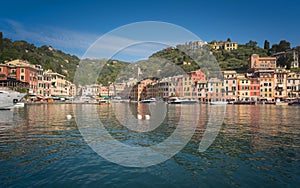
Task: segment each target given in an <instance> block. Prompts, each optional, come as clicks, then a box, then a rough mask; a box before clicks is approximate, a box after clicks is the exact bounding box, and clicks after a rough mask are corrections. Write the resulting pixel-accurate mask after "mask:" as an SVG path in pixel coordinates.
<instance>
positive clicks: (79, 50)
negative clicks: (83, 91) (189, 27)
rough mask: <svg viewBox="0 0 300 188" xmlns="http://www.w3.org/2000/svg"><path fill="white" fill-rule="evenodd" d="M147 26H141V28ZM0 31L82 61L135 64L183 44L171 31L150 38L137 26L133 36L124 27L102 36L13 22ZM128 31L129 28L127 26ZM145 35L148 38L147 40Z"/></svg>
mask: <svg viewBox="0 0 300 188" xmlns="http://www.w3.org/2000/svg"><path fill="white" fill-rule="evenodd" d="M137 25H138V24H137ZM147 26H148V24H145V27H147ZM163 27H164V25H163ZM0 28H2V29H1V30H2V31H3V32H4V36H7V37H9V38H12V39H14V40H27V41H29V42H31V43H35V44H39V45H50V46H53V47H54V48H56V49H61V50H63V51H65V52H67V53H71V54H76V55H78V56H79V57H83V58H114V59H121V60H126V61H128V60H131V61H136V60H138V59H144V58H147V57H148V56H150V55H151V54H152V53H154V52H156V51H158V50H161V49H163V48H166V47H167V46H170V45H172V46H174V45H176V44H178V42H179V41H180V43H184V42H187V41H186V38H184V35H182V34H181V33H180V32H179V34H178V36H177V37H173V38H172V36H171V37H168V35H167V34H168V33H169V32H172V31H168V30H167V29H165V30H164V29H162V31H161V32H162V33H156V34H153V36H151V33H147V32H148V31H151V27H150V28H149V29H144V28H143V27H142V29H141V27H139V28H138V27H137V28H135V29H134V30H133V33H129V34H128V33H126V29H127V27H125V29H124V30H122V29H117V30H114V31H112V32H110V33H107V34H105V35H103V36H100V35H97V34H94V33H87V32H78V31H72V30H69V29H65V28H59V27H54V26H46V25H34V26H30V25H23V24H21V23H19V22H16V21H14V20H2V21H1V20H0ZM129 29H132V28H130V27H129ZM143 29H144V30H143ZM172 29H173V28H172ZM175 29H176V28H175ZM175 29H174V30H175ZM127 32H128V31H127ZM149 36H150V38H148V37H149ZM157 36H158V37H157ZM99 37H100V38H99ZM151 37H153V39H157V38H159V39H160V40H161V41H151V39H152V38H151ZM144 38H148V39H150V41H145V42H143V41H142V42H141V40H143V39H144ZM164 39H167V40H170V41H167V40H164ZM171 40H172V41H171ZM181 40H182V42H181ZM85 52H86V53H85ZM83 54H84V55H83Z"/></svg>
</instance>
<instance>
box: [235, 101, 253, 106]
mask: <svg viewBox="0 0 300 188" xmlns="http://www.w3.org/2000/svg"><path fill="white" fill-rule="evenodd" d="M233 104H236V105H255V104H256V102H255V101H236V102H233Z"/></svg>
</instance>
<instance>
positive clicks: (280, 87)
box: [274, 69, 289, 101]
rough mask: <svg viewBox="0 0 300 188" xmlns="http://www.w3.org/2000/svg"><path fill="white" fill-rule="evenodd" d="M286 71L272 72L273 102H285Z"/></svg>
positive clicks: (277, 70)
mask: <svg viewBox="0 0 300 188" xmlns="http://www.w3.org/2000/svg"><path fill="white" fill-rule="evenodd" d="M288 73H289V71H288V70H286V69H276V70H275V72H274V97H275V100H281V101H283V100H285V99H286V98H287V96H288V95H287V75H288Z"/></svg>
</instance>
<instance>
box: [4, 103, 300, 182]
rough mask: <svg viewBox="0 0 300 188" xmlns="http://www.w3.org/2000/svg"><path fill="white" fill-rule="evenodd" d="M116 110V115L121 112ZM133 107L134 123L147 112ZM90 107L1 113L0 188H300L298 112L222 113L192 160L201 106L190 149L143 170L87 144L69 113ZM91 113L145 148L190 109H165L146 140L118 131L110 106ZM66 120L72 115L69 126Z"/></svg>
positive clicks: (248, 109) (236, 109)
mask: <svg viewBox="0 0 300 188" xmlns="http://www.w3.org/2000/svg"><path fill="white" fill-rule="evenodd" d="M119 105H120V106H118V109H119V110H120V111H121V110H122V108H125V107H126V106H123V107H122V105H126V104H119ZM135 105H136V104H135ZM135 105H133V106H130V107H129V108H130V109H131V113H132V114H133V115H134V116H135V115H136V114H137V113H139V112H141V113H144V112H145V111H146V110H147V108H146V107H145V106H141V107H137V106H135ZM90 107H92V105H88V104H86V105H72V104H43V105H28V106H26V107H25V108H20V109H13V110H11V111H0V187H29V186H30V187H298V185H299V183H300V161H299V160H300V116H299V114H300V107H299V106H275V105H251V106H236V105H227V107H226V112H225V119H224V122H223V125H222V128H221V130H220V132H219V134H218V136H217V138H216V139H215V141H214V142H213V144H212V145H211V146H210V147H209V148H208V149H207V150H206V151H205V152H199V151H198V147H199V143H200V141H201V138H202V136H203V133H204V131H205V128H206V123H207V121H208V118H209V112H210V110H211V108H212V106H209V105H200V116H199V121H198V124H197V127H196V131H195V133H194V135H193V137H192V138H191V140H190V142H189V143H188V144H187V145H186V146H185V147H184V148H183V149H182V150H181V151H180V152H179V153H177V154H176V155H175V156H173V157H172V158H170V159H169V160H167V161H165V162H162V163H160V164H158V165H153V166H150V167H145V168H136V167H124V166H120V165H117V164H114V163H112V162H109V161H107V160H106V159H104V158H102V157H100V156H99V155H98V154H97V153H96V152H94V151H93V150H92V149H91V148H90V147H89V146H88V145H87V144H86V142H85V141H84V139H83V137H82V135H81V134H80V131H79V130H78V127H77V125H76V121H75V118H74V115H76V114H74V111H76V109H80V110H82V112H83V114H84V113H85V112H88V109H89V108H90ZM93 108H95V106H93ZM96 108H97V113H98V117H99V119H101V121H102V122H106V123H105V126H106V128H107V130H109V132H110V134H111V135H112V136H113V137H115V139H117V140H119V141H120V142H123V143H126V144H129V145H144V146H149V145H151V144H155V143H158V142H161V141H163V140H164V139H166V138H168V136H169V135H170V134H171V133H172V132H173V131H174V130H175V129H176V122H178V121H179V119H180V117H179V116H180V111H185V110H189V108H193V105H188V106H185V107H182V108H180V106H175V105H174V106H169V107H168V109H169V111H168V112H167V117H168V118H166V119H165V120H164V121H163V123H162V124H163V125H162V126H160V127H158V128H156V129H155V130H153V131H150V132H136V131H131V130H129V129H125V128H124V127H122V126H121V125H119V124H118V123H117V122H118V121H122V119H119V120H118V119H117V118H116V117H115V116H114V114H113V110H112V109H113V108H112V106H110V105H99V106H97V107H96ZM74 109H75V110H74ZM68 114H71V115H73V118H72V119H71V120H67V118H66V116H67V115H68ZM119 118H122V116H120V117H119ZM123 118H126V116H124V117H123ZM143 121H144V120H143ZM116 154H118V153H116Z"/></svg>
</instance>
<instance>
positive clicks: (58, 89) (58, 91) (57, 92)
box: [44, 70, 69, 97]
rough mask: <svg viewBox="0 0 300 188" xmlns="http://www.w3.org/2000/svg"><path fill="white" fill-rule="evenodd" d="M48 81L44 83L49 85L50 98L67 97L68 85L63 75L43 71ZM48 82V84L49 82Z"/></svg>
mask: <svg viewBox="0 0 300 188" xmlns="http://www.w3.org/2000/svg"><path fill="white" fill-rule="evenodd" d="M44 74H45V75H46V77H48V80H47V81H46V83H47V85H48V86H49V84H50V83H51V85H50V96H52V97H53V96H54V97H68V96H69V93H68V89H67V87H68V85H67V80H66V79H65V76H64V75H61V74H59V73H57V72H53V71H52V70H46V71H44ZM49 80H50V82H49Z"/></svg>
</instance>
